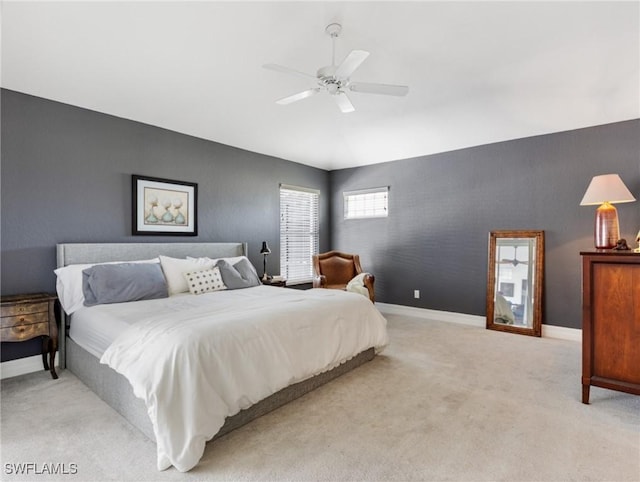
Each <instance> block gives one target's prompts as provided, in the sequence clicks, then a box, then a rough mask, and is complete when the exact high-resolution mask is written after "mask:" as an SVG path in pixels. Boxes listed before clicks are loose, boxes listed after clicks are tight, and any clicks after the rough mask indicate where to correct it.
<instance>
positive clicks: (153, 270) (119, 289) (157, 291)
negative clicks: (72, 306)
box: [82, 263, 169, 306]
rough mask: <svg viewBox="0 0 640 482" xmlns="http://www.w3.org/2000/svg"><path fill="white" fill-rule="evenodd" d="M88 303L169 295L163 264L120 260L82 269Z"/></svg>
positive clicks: (84, 291)
mask: <svg viewBox="0 0 640 482" xmlns="http://www.w3.org/2000/svg"><path fill="white" fill-rule="evenodd" d="M82 291H83V293H84V305H85V306H94V305H100V304H108V303H124V302H127V301H138V300H153V299H157V298H167V297H168V296H169V292H168V290H167V282H166V280H165V279H164V275H163V274H162V268H161V267H160V263H118V264H101V265H96V266H92V267H91V268H87V269H85V270H83V271H82Z"/></svg>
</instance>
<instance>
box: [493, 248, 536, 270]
mask: <svg viewBox="0 0 640 482" xmlns="http://www.w3.org/2000/svg"><path fill="white" fill-rule="evenodd" d="M500 264H512V265H514V266H518V265H519V264H529V261H520V260H519V259H518V247H517V246H514V247H513V259H505V258H503V259H501V260H500Z"/></svg>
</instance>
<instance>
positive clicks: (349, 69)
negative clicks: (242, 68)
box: [263, 23, 409, 113]
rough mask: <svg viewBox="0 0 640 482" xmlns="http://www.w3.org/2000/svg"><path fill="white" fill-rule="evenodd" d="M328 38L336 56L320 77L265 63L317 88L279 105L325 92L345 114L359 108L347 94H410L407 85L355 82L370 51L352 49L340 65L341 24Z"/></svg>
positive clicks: (333, 27) (328, 30) (332, 27)
mask: <svg viewBox="0 0 640 482" xmlns="http://www.w3.org/2000/svg"><path fill="white" fill-rule="evenodd" d="M325 32H326V33H327V35H329V36H330V37H331V40H332V55H331V65H327V66H325V67H321V68H319V69H318V71H317V72H316V75H315V76H314V75H311V74H306V73H304V72H299V71H297V70H294V69H291V68H289V67H284V66H282V65H277V64H265V65H263V67H264V68H265V69H269V70H275V71H276V72H282V73H285V74H291V75H297V76H301V77H304V78H306V79H313V80H314V81H315V82H316V84H317V87H313V88H310V89H307V90H303V91H302V92H298V93H297V94H293V95H290V96H287V97H283V98H282V99H279V100H277V101H276V104H280V105H287V104H291V103H293V102H297V101H299V100H302V99H306V98H307V97H311V96H313V95H316V94H318V93H320V92H322V91H324V92H327V93H328V94H329V95H331V96H332V97H333V99H334V101H335V102H336V105H337V106H338V108H339V109H340V111H341V112H343V113H348V112H353V111H354V110H355V107H354V106H353V104H352V103H351V99H349V96H347V91H349V92H358V93H362V94H378V95H392V96H397V97H402V96H405V95H407V94H408V93H409V87H407V86H406V85H388V84H376V83H370V82H352V81H351V75H352V74H353V73H354V72H355V71H356V69H357V68H358V67H360V65H362V62H364V61H365V60H366V58H367V57H368V56H369V52H367V51H365V50H352V51H351V52H349V55H347V57H346V58H345V59H344V60H343V61H342V62H341V63H340V65H336V42H335V41H336V39H337V38H338V37H339V36H340V33H341V32H342V26H341V25H340V24H339V23H331V24H329V25H327V27H326V28H325Z"/></svg>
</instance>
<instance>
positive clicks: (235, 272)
mask: <svg viewBox="0 0 640 482" xmlns="http://www.w3.org/2000/svg"><path fill="white" fill-rule="evenodd" d="M216 266H217V267H218V268H220V273H221V274H222V280H223V281H224V284H225V285H226V286H227V289H230V290H237V289H240V288H250V287H252V286H258V285H259V284H260V279H259V278H258V274H257V273H256V270H255V268H254V267H253V265H252V264H251V262H250V261H249V260H248V259H247V258H242V259H240V260H239V261H238V262H237V263H235V264H234V265H231V263H229V262H227V261H226V260H224V259H221V260H218V262H217V263H216Z"/></svg>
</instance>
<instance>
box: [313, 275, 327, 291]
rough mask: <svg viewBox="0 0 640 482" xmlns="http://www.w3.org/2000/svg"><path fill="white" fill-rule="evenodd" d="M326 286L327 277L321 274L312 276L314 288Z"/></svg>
mask: <svg viewBox="0 0 640 482" xmlns="http://www.w3.org/2000/svg"><path fill="white" fill-rule="evenodd" d="M326 286H327V277H326V276H325V275H323V274H321V275H320V276H314V277H313V287H314V288H324V287H326Z"/></svg>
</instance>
